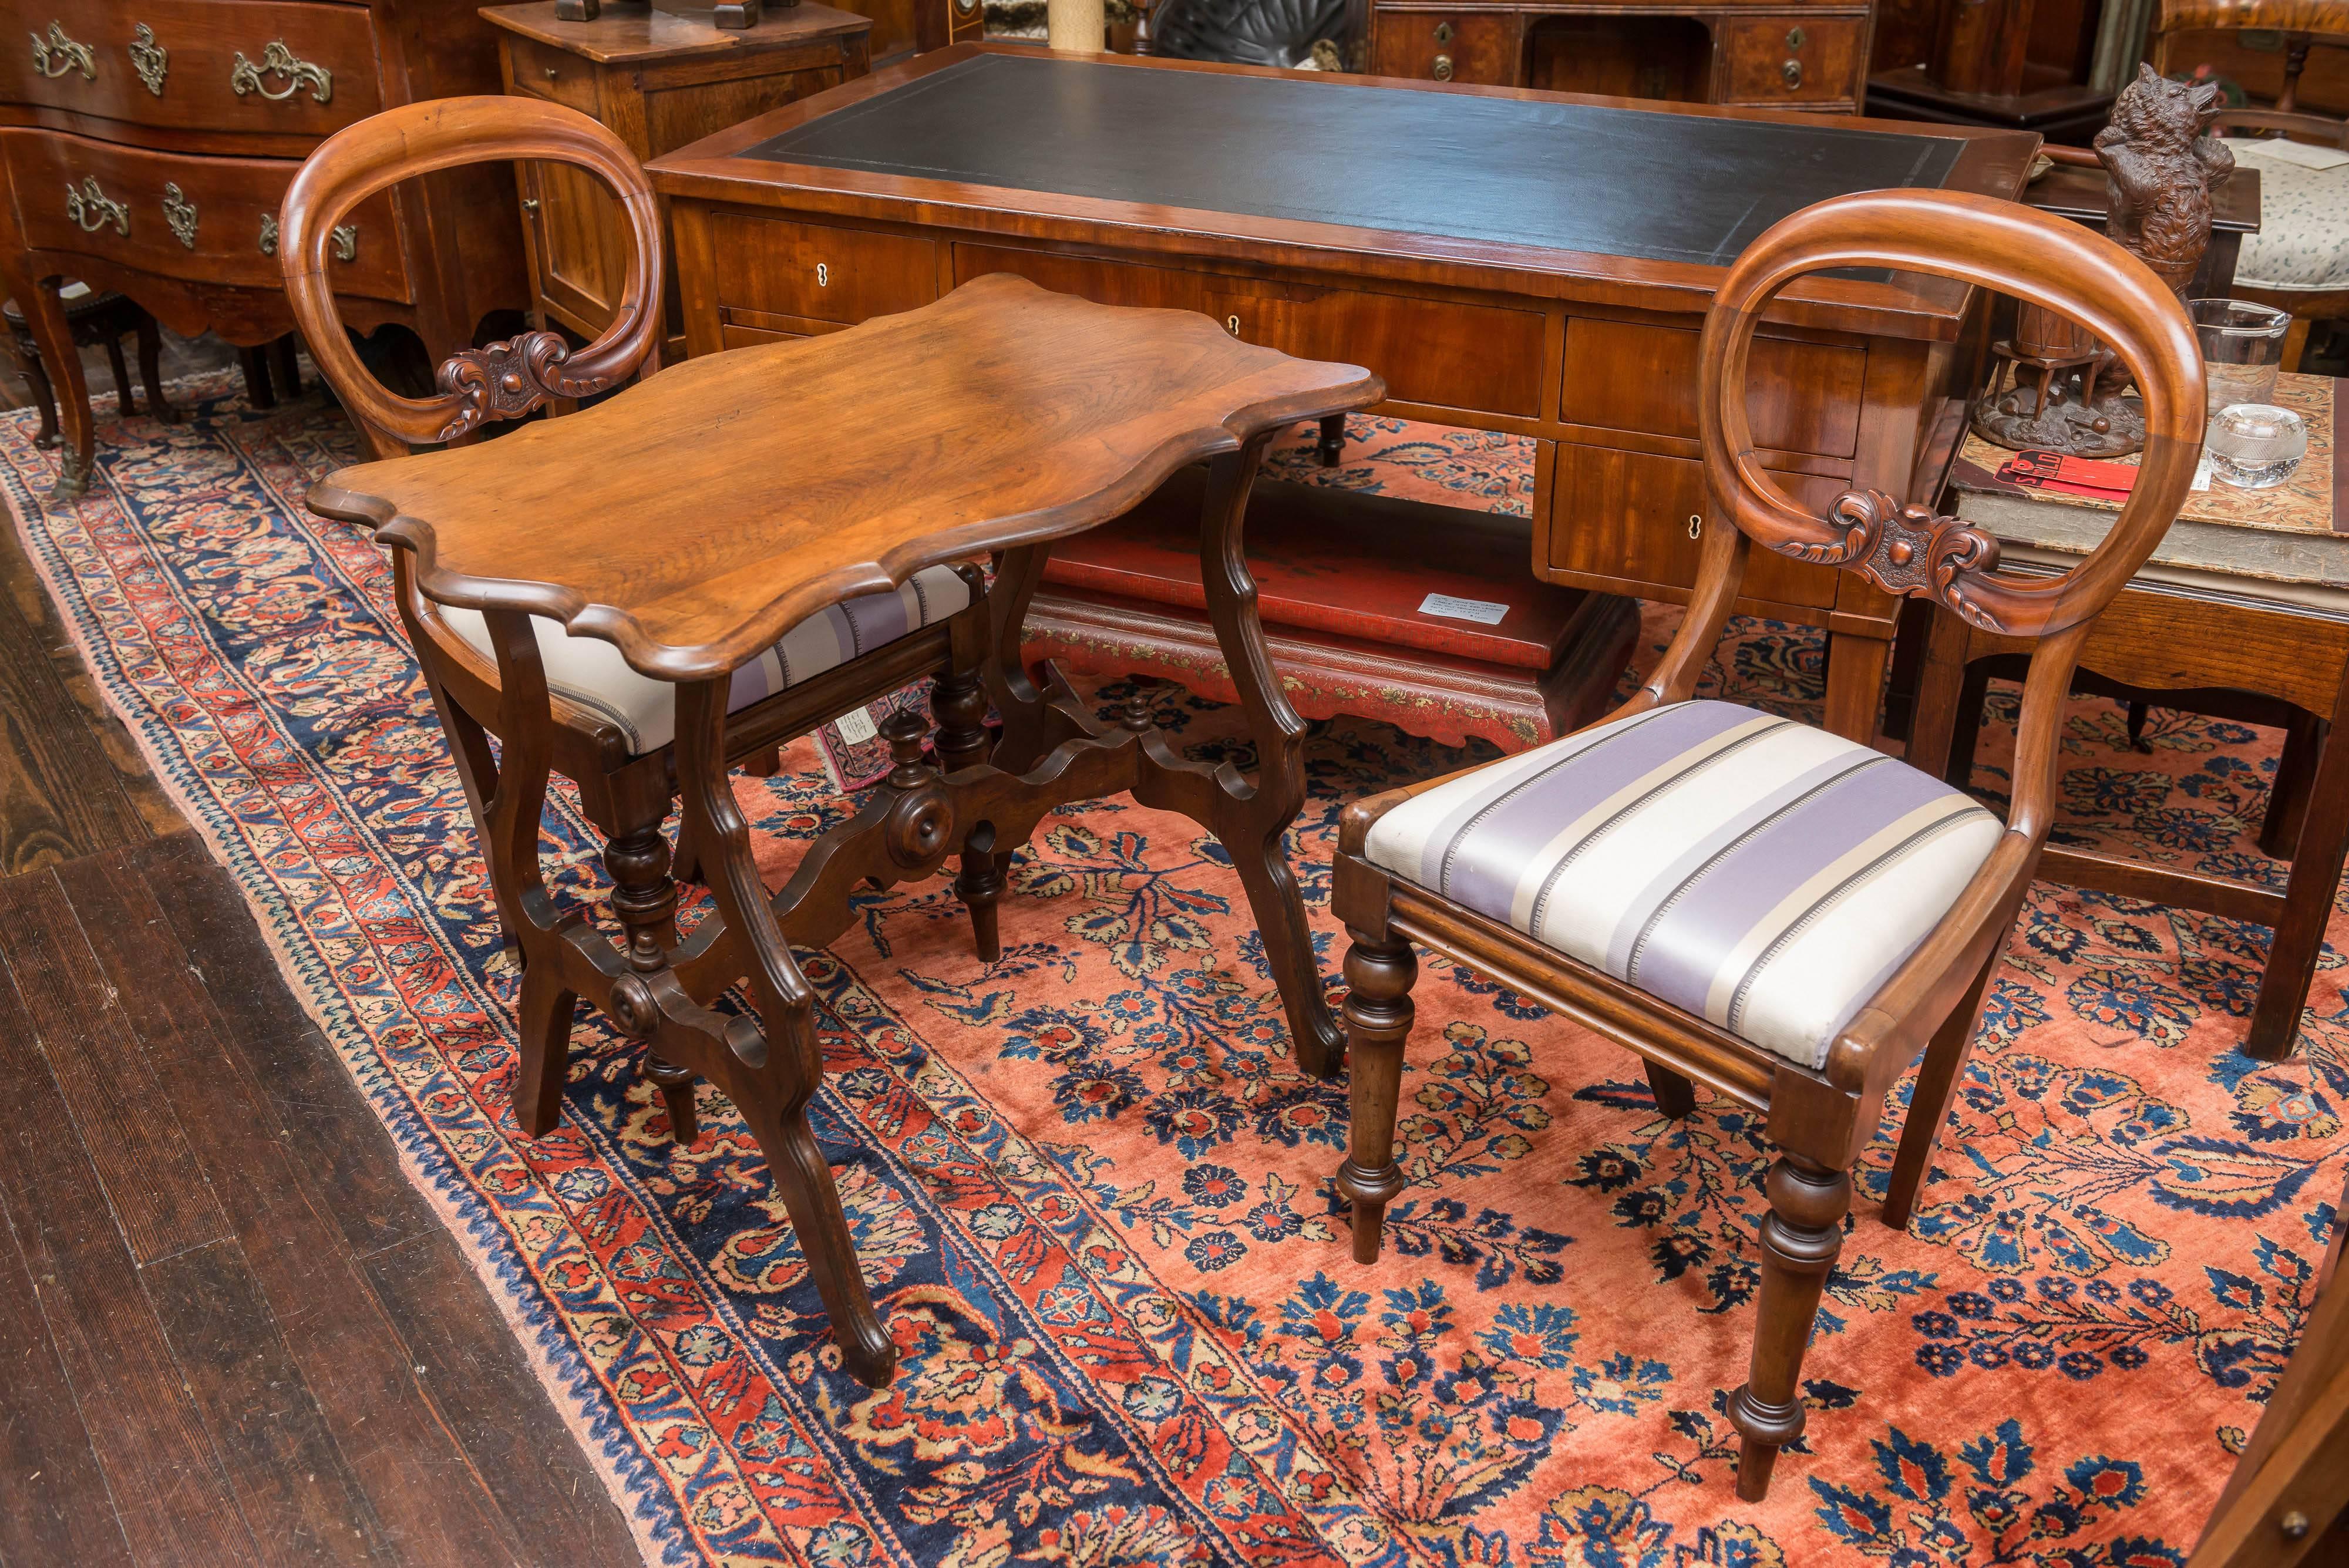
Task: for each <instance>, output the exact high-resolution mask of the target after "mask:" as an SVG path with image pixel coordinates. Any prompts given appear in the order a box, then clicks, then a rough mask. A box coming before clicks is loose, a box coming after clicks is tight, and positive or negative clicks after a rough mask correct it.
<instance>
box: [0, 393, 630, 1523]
mask: <svg viewBox="0 0 2349 1568" xmlns="http://www.w3.org/2000/svg"><path fill="white" fill-rule="evenodd" d="M97 384H98V385H100V386H110V381H109V380H107V379H104V377H103V375H102V373H101V376H100V379H98V383H97ZM0 387H5V389H6V390H8V391H10V392H14V391H15V389H14V387H13V386H9V385H8V383H7V379H5V378H0ZM0 587H5V592H4V593H0V870H5V871H6V872H8V873H12V875H8V876H6V877H5V879H0V1083H5V1084H6V1085H8V1089H9V1093H10V1096H11V1097H12V1099H13V1101H14V1104H13V1105H12V1106H11V1112H12V1114H11V1115H9V1116H6V1117H5V1118H0V1565H5V1568H32V1565H41V1568H46V1565H47V1564H52V1563H56V1564H73V1565H75V1568H82V1565H85V1564H109V1563H141V1564H143V1563H158V1564H160V1563H185V1564H190V1565H191V1568H219V1565H223V1564H241V1563H431V1564H443V1563H446V1564H466V1565H469V1568H470V1565H472V1564H482V1563H532V1564H538V1563H544V1564H563V1565H566V1568H567V1565H573V1564H585V1565H595V1564H604V1563H633V1562H635V1561H636V1550H635V1546H634V1543H633V1542H631V1540H630V1538H629V1536H628V1532H627V1529H626V1524H625V1523H624V1521H622V1519H621V1517H620V1514H619V1511H618V1510H617V1509H616V1508H615V1507H614V1506H613V1504H612V1502H611V1501H610V1499H609V1498H608V1497H607V1496H606V1495H605V1490H604V1485H603V1482H602V1481H601V1480H598V1479H597V1478H596V1476H595V1472H594V1471H593V1470H592V1469H590V1468H589V1466H588V1464H587V1461H586V1459H585V1456H584V1455H583V1454H582V1453H581V1452H580V1451H579V1449H578V1446H577V1444H576V1443H575V1442H574V1440H573V1438H572V1437H571V1435H570V1433H569V1431H568V1430H567V1429H566V1428H564V1425H563V1424H562V1422H561V1420H560V1419H559V1418H558V1417H557V1416H556V1415H555V1412H554V1407H553V1406H552V1405H551V1404H550V1403H549V1402H548V1400H547V1398H546V1397H545V1395H544V1393H543V1390H542V1389H541V1388H540V1386H539V1384H538V1380H537V1377H536V1376H535V1375H534V1374H533V1372H532V1370H531V1368H530V1366H529V1364H528V1363H527V1361H526V1360H525V1359H524V1356H523V1351H522V1347H521V1345H519V1344H518V1343H517V1342H516V1341H515V1339H514V1337H513V1335H512V1332H511V1331H510V1330H509V1329H508V1328H507V1327H506V1324H505V1323H504V1320H503V1319H502V1317H501V1316H500V1314H499V1313H498V1311H497V1309H496V1307H495V1306H494V1304H493V1303H492V1302H491V1300H490V1297H489V1295H488V1293H486V1292H485V1291H484V1290H483V1289H482V1288H481V1284H480V1283H479V1282H478V1281H476V1280H475V1279H474V1277H473V1275H472V1272H471V1269H470V1268H469V1267H468V1266H467V1264H466V1262H465V1261H464V1259H463V1257H462V1256H461V1255H460V1253H459V1251H458V1250H457V1246H456V1242H455V1241H453V1240H452V1239H451V1238H450V1235H449V1233H448V1232H447V1231H445V1230H444V1229H443V1228H442V1227H441V1225H440V1221H439V1220H438V1219H437V1218H436V1217H435V1216H434V1215H433V1213H432V1212H431V1210H430V1209H429V1207H428V1206H427V1205H426V1204H425V1201H424V1199H422V1197H421V1196H420V1195H419V1194H418V1193H417V1192H416V1190H415V1189H413V1188H412V1187H410V1186H409V1183H408V1180H407V1179H406V1177H405V1176H404V1175H403V1174H402V1173H401V1171H400V1169H399V1167H398V1161H397V1158H396V1156H395V1153H394V1150H393V1147H392V1143H391V1139H390V1137H389V1135H388V1134H387V1133H386V1132H385V1131H384V1129H383V1128H382V1127H381V1126H380V1125H379V1124H378V1122H377V1121H376V1119H375V1116H374V1114H373V1113H372V1112H371V1111H370V1110H369V1109H368V1108H367V1105H366V1103H365V1102H364V1101H363V1100H362V1099H361V1097H360V1096H359V1093H358V1090H357V1087H356V1086H355V1085H353V1084H352V1083H351V1081H350V1078H349V1075H347V1073H346V1072H345V1070H344V1068H343V1066H342V1064H340V1063H339V1062H338V1061H336V1059H335V1056H334V1053H333V1051H332V1049H331V1047H330V1046H329V1045H328V1044H327V1043H326V1039H325V1037H324V1036H323V1035H322V1034H320V1033H319V1032H318V1031H317V1029H316V1027H314V1026H313V1025H312V1024H311V1023H310V1022H309V1020H308V1018H307V1017H306V1016H305V1014H304V1013H303V1012H302V1010H301V1008H300V1006H299V1005H298V1004H297V1003H296V1002H295V999H294V997H293V995H292V993H291V992H289V991H288V990H287V989H286V986H285V981H284V980H283V978H282V977H281V975H280V974H279V972H278V970H277V966H276V964H275V961H274V960H273V959H272V958H271V956H270V954H269V951H268V949H267V947H266V945H265V944H264V942H263V940H262V937H261V933H260V931H259V929H257V928H256V927H255V925H254V921H253V918H252V916H251V914H250V912H249V911H248V910H247V909H246V908H245V906H244V903H243V898H242V895H241V894H240V893H239V891H238V889H237V888H236V886H235V884H234V883H233V880H232V879H231V878H230V877H229V875H228V873H227V872H226V871H225V870H223V869H222V867H219V866H217V865H215V864H213V863H212V860H211V858H210V857H209V856H208V855H207V853H206V851H205V849H204V846H203V845H202V841H201V840H200V839H199V838H198V837H197V836H195V834H194V833H193V832H192V831H191V830H190V829H189V828H188V826H187V825H186V824H185V823H184V822H183V821H182V820H181V818H180V816H179V815H178V814H177V812H176V811H175V810H174V809H173V808H172V806H171V803H170V801H169V799H168V798H167V797H166V796H165V795H164V794H163V793H162V791H161V789H160V786H159V785H158V784H156V782H155V781H154V780H153V778H152V777H150V775H149V774H148V773H147V772H146V770H145V768H144V767H143V765H142V764H141V763H140V760H139V757H138V754H137V751H136V748H135V747H133V746H132V745H131V743H130V740H129V735H128V733H127V732H125V731H124V730H123V729H122V727H121V725H120V724H119V722H116V721H115V720H113V719H112V718H111V717H110V716H109V715H108V714H107V713H106V712H105V711H104V708H103V705H102V703H101V701H100V700H99V698H98V693H97V691H96V688H95V687H94V685H93V684H92V683H91V681H90V680H89V678H88V672H87V671H86V670H83V669H82V668H81V665H80V662H79V660H78V659H77V658H76V657H75V655H74V652H73V649H72V645H71V643H70V640H69V639H67V636H66V634H65V631H64V628H63V627H62V626H61V625H60V624H59V622H58V620H57V617H56V614H55V612H54V611H53V610H52V609H51V608H50V607H49V605H48V603H47V597H46V595H45V594H44V592H43V590H42V588H41V587H40V583H39V579H38V578H37V576H36V575H35V574H34V572H33V569H32V566H31V564H30V563H29V562H28V561H27V560H26V557H25V555H24V553H23V549H22V546H21V545H19V544H18V542H17V541H16V535H15V534H14V532H13V530H11V531H9V532H8V535H7V537H6V538H5V541H0Z"/></svg>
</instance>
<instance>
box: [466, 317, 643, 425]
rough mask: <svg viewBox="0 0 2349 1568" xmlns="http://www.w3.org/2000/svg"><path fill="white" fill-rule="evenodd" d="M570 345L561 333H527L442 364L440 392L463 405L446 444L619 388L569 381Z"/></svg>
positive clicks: (606, 380) (595, 380) (601, 379)
mask: <svg viewBox="0 0 2349 1568" xmlns="http://www.w3.org/2000/svg"><path fill="white" fill-rule="evenodd" d="M568 358H571V345H570V344H569V343H567V342H565V341H564V337H563V335H562V334H561V333H559V332H524V333H522V334H521V335H519V336H517V337H513V338H512V339H511V340H509V341H507V342H503V343H492V344H491V345H490V346H489V347H488V348H460V349H459V350H458V351H457V352H456V353H454V354H451V355H450V356H449V358H446V359H443V360H442V361H441V362H440V375H439V377H438V378H437V379H438V382H439V385H440V390H441V391H443V392H446V393H453V394H455V395H456V396H457V397H459V398H460V399H462V400H463V402H462V403H461V404H460V407H459V408H458V410H457V414H456V417H455V418H454V419H451V420H450V421H449V423H448V425H447V426H446V427H445V428H444V429H442V431H440V439H441V440H442V441H454V440H456V439H457V438H458V437H459V436H460V435H463V434H464V433H465V432H466V431H471V430H473V429H475V428H476V427H478V426H480V425H481V424H483V423H484V422H486V421H491V420H516V419H520V418H521V417H522V416H523V415H524V414H526V413H528V412H530V411H531V410H533V409H534V408H537V407H538V406H539V405H540V404H541V403H543V402H544V401H546V400H547V399H549V398H586V397H593V396H594V395H595V393H597V392H602V391H608V390H609V389H611V388H613V387H615V386H616V385H618V379H617V378H616V377H610V376H570V375H566V374H564V369H563V365H564V361H565V360H567V359H568Z"/></svg>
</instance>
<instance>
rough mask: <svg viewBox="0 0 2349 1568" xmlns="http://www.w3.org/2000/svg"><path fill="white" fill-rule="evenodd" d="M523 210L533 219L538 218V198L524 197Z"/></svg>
mask: <svg viewBox="0 0 2349 1568" xmlns="http://www.w3.org/2000/svg"><path fill="white" fill-rule="evenodd" d="M522 210H523V212H525V213H529V214H530V215H531V216H532V217H533V218H534V217H536V216H538V198H537V197H535V196H524V197H523V199H522Z"/></svg>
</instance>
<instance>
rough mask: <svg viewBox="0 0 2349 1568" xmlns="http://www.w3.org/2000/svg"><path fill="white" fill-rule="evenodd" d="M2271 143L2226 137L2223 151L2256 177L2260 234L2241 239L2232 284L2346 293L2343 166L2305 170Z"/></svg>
mask: <svg viewBox="0 0 2349 1568" xmlns="http://www.w3.org/2000/svg"><path fill="white" fill-rule="evenodd" d="M2275 147H2276V143H2274V142H2272V141H2255V140H2250V139H2248V138H2243V137H2230V138H2229V139H2228V141H2227V151H2230V152H2231V153H2233V154H2234V155H2235V161H2236V162H2237V163H2238V164H2240V165H2241V166H2242V167H2243V168H2246V169H2256V170H2258V171H2260V232H2259V233H2258V234H2245V235H2244V236H2243V250H2242V254H2241V255H2240V256H2239V257H2237V258H2236V262H2235V281H2236V282H2237V283H2240V284H2241V285H2243V286H2245V287H2248V288H2349V163H2344V164H2342V165H2341V166H2340V167H2338V168H2335V169H2309V168H2304V167H2302V165H2300V164H2298V163H2293V162H2291V161H2287V160H2285V159H2282V158H2279V157H2277V156H2276V154H2275V151H2274V149H2275Z"/></svg>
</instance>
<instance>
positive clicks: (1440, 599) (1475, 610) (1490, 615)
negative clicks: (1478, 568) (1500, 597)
mask: <svg viewBox="0 0 2349 1568" xmlns="http://www.w3.org/2000/svg"><path fill="white" fill-rule="evenodd" d="M1419 613H1420V614H1422V615H1440V616H1443V617H1444V618H1446V619H1448V620H1473V621H1475V623H1476V624H1477V625H1479V626H1498V625H1500V624H1501V619H1502V618H1503V617H1504V616H1506V615H1507V614H1508V613H1509V607H1508V606H1506V605H1496V604H1495V603H1494V602H1493V601H1492V600H1490V599H1463V598H1454V597H1453V596H1452V595H1450V594H1430V595H1428V596H1427V597H1425V598H1423V599H1422V600H1420V601H1419Z"/></svg>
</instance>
